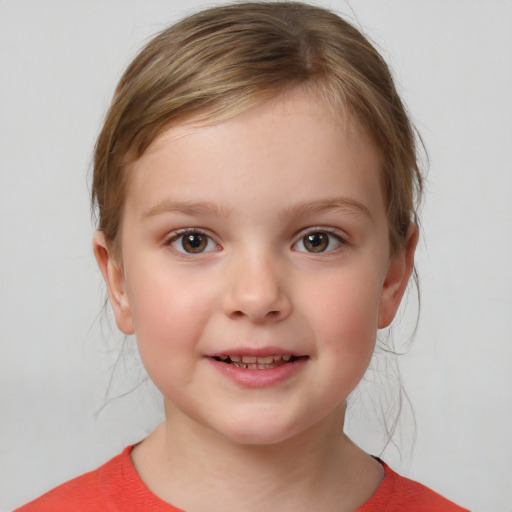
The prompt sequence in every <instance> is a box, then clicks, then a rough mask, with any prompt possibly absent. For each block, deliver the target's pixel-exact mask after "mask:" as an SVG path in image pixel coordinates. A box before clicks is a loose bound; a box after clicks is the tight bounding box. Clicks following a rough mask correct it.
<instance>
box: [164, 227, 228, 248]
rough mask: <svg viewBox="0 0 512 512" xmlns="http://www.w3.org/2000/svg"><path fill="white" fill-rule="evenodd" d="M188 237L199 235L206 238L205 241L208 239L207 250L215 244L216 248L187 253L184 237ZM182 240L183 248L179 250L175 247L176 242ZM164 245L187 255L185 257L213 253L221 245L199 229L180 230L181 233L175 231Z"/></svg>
mask: <svg viewBox="0 0 512 512" xmlns="http://www.w3.org/2000/svg"><path fill="white" fill-rule="evenodd" d="M186 235H189V236H190V235H198V236H200V237H204V239H206V244H207V245H206V246H205V248H208V245H211V244H213V245H214V247H213V248H211V247H210V248H209V249H208V250H200V251H197V252H194V251H186V250H185V248H184V247H183V244H184V242H185V239H184V237H185V236H186ZM180 239H181V244H180V245H181V248H177V247H175V246H174V244H175V243H176V242H179V240H180ZM164 245H167V246H169V247H172V248H173V249H174V250H175V251H177V252H179V253H181V254H185V255H191V254H192V255H193V254H204V253H205V252H211V251H213V250H215V249H217V248H219V245H218V244H217V243H216V242H215V241H214V240H213V238H212V237H211V236H210V235H208V234H207V233H205V232H204V231H203V230H201V229H198V228H185V229H180V230H179V231H175V232H174V233H173V234H172V235H171V236H170V237H169V238H167V239H166V240H165V242H164Z"/></svg>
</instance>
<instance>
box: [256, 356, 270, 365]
mask: <svg viewBox="0 0 512 512" xmlns="http://www.w3.org/2000/svg"><path fill="white" fill-rule="evenodd" d="M256 361H257V363H258V364H270V363H272V362H274V356H266V357H258V358H256Z"/></svg>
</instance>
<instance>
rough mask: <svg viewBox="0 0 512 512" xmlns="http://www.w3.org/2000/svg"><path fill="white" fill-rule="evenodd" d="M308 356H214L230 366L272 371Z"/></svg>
mask: <svg viewBox="0 0 512 512" xmlns="http://www.w3.org/2000/svg"><path fill="white" fill-rule="evenodd" d="M306 358H307V356H292V355H291V354H283V355H273V356H263V357H257V356H235V355H221V356H214V357H213V359H215V360H216V361H219V362H221V363H226V364H230V365H232V366H236V367H237V368H244V369H246V370H271V369H272V368H278V367H279V366H284V365H285V364H289V363H293V362H295V361H298V360H299V359H306Z"/></svg>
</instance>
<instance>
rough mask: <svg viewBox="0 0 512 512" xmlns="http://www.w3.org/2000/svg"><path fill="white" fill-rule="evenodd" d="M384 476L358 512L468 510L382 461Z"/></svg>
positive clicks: (445, 511) (454, 511)
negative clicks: (396, 471)
mask: <svg viewBox="0 0 512 512" xmlns="http://www.w3.org/2000/svg"><path fill="white" fill-rule="evenodd" d="M382 465H383V467H384V470H385V476H384V480H383V481H382V483H381V485H380V487H379V488H378V489H377V492H376V493H375V494H374V495H373V496H372V498H371V499H370V501H368V502H367V503H366V504H365V505H363V507H361V508H360V509H359V511H358V512H373V511H375V512H376V511H384V510H385V511H386V512H394V511H402V512H406V511H411V512H413V511H414V512H431V511H432V510H435V511H436V512H469V511H468V510H467V509H465V508H462V507H459V506H458V505H456V504H455V503H453V502H452V501H449V500H447V499H446V498H443V496H441V495H440V494H437V493H436V492H434V491H433V490H431V489H429V488H428V487H426V486H424V485H422V484H420V483H418V482H415V481H414V480H410V479H409V478H405V477H403V476H400V475H398V474H397V473H395V472H394V471H393V470H392V469H391V468H390V467H389V466H387V465H386V464H384V463H382Z"/></svg>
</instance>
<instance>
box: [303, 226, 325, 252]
mask: <svg viewBox="0 0 512 512" xmlns="http://www.w3.org/2000/svg"><path fill="white" fill-rule="evenodd" d="M302 242H303V244H304V248H305V249H306V251H309V252H324V251H325V250H326V249H327V247H329V235H328V234H327V233H322V232H321V231H318V232H317V233H310V234H309V235H306V236H305V237H304V238H303V239H302Z"/></svg>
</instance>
